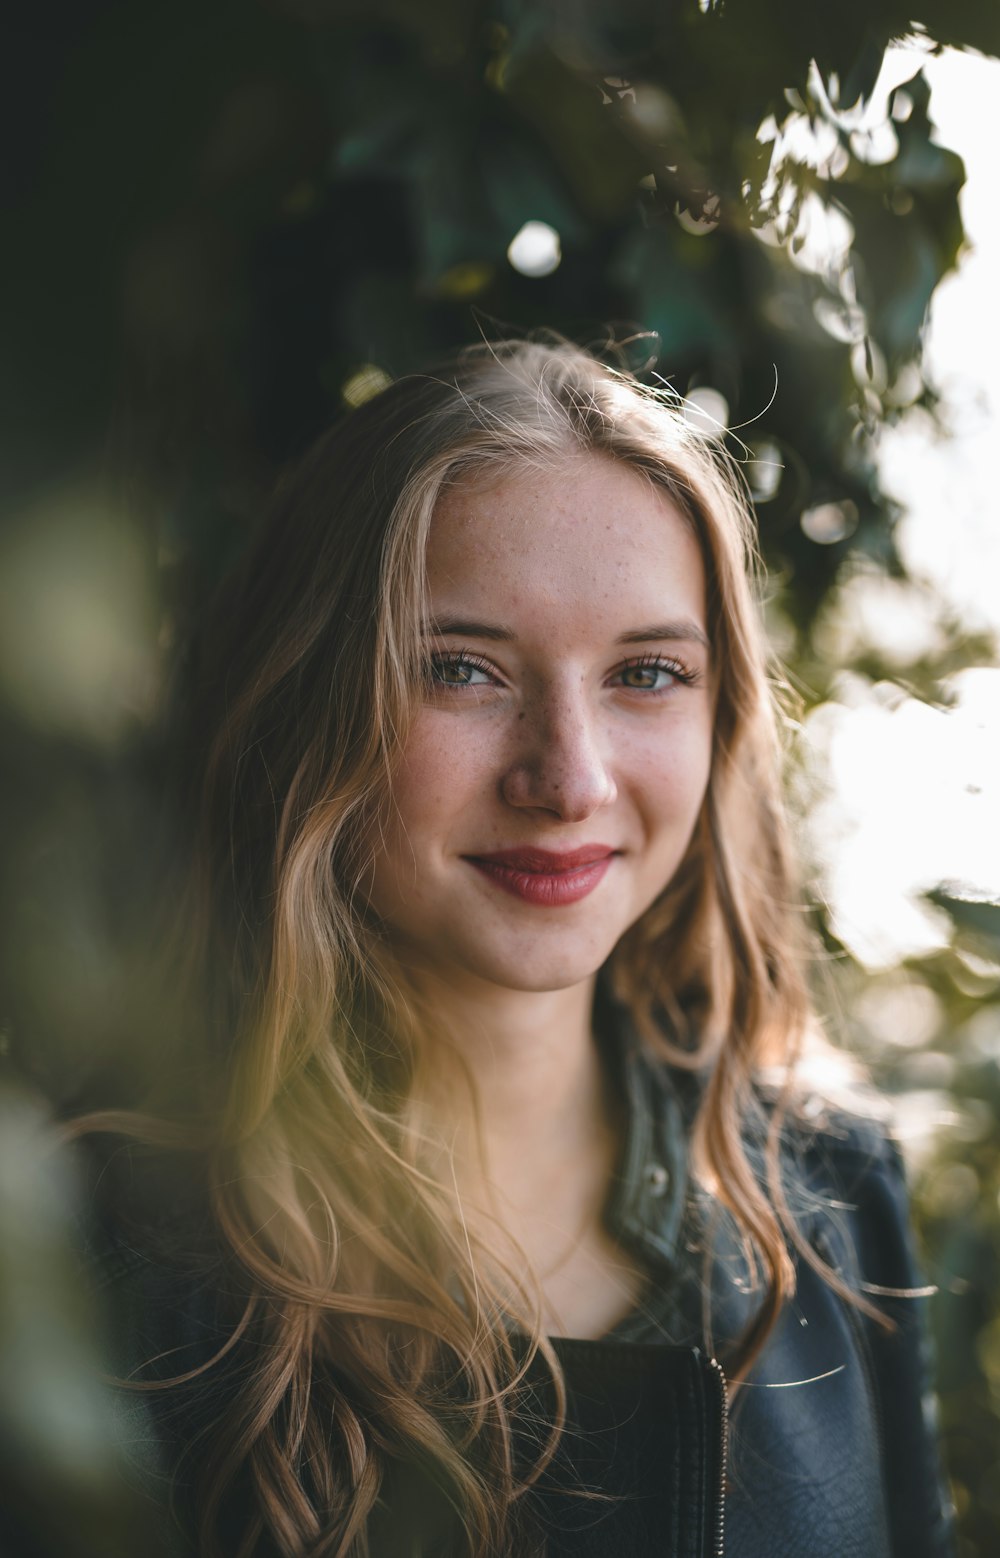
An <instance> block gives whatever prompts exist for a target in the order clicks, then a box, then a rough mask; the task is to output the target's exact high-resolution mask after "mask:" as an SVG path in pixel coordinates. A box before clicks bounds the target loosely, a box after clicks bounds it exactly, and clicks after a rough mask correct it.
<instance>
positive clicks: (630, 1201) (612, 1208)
mask: <svg viewBox="0 0 1000 1558" xmlns="http://www.w3.org/2000/svg"><path fill="white" fill-rule="evenodd" d="M597 1029H598V1034H599V1037H600V1042H601V1044H602V1048H603V1050H604V1054H605V1061H606V1064H607V1067H608V1071H609V1078H610V1080H611V1082H612V1083H613V1085H614V1086H615V1087H616V1088H617V1091H618V1096H619V1100H620V1103H621V1109H622V1141H621V1150H620V1154H619V1159H618V1165H617V1169H616V1172H615V1176H614V1179H613V1181H612V1185H611V1190H610V1193H609V1196H608V1200H607V1203H606V1206H605V1210H604V1221H605V1225H606V1227H607V1229H608V1231H609V1233H611V1234H612V1235H613V1236H614V1237H615V1238H616V1239H617V1240H618V1241H619V1242H620V1243H621V1244H623V1245H624V1246H625V1247H626V1248H629V1249H631V1250H633V1251H634V1252H635V1253H636V1254H637V1255H639V1256H640V1257H641V1258H642V1259H643V1260H645V1261H646V1262H650V1263H653V1264H655V1265H659V1266H662V1265H668V1266H673V1265H674V1263H675V1262H676V1260H677V1258H678V1242H679V1238H680V1230H681V1224H682V1221H683V1217H684V1209H685V1205H686V1202H687V1188H688V1187H687V1179H688V1171H687V1156H688V1151H687V1137H688V1128H687V1122H686V1120H685V1111H684V1109H683V1107H682V1103H681V1098H680V1096H679V1092H678V1088H677V1086H676V1084H675V1082H674V1079H673V1077H672V1075H671V1072H670V1068H669V1067H668V1066H667V1065H666V1063H665V1062H663V1061H658V1060H655V1059H654V1058H653V1057H651V1056H649V1055H648V1054H647V1053H646V1051H645V1048H644V1046H643V1045H642V1042H641V1040H640V1039H639V1037H638V1035H637V1034H636V1032H635V1030H634V1029H633V1027H632V1024H631V1022H630V1020H629V1017H628V1014H627V1012H626V1011H625V1009H624V1008H623V1007H622V1006H620V1005H619V1004H618V1003H617V1002H613V1001H611V1000H610V998H607V997H605V998H604V999H603V1000H602V1001H601V1003H600V1011H599V1016H598V1022H597Z"/></svg>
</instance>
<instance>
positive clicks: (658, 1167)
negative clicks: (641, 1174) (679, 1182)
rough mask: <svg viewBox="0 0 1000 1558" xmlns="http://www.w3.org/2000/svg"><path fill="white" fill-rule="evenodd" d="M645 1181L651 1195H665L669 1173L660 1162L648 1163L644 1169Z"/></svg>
mask: <svg viewBox="0 0 1000 1558" xmlns="http://www.w3.org/2000/svg"><path fill="white" fill-rule="evenodd" d="M646 1183H647V1185H648V1186H649V1189H650V1193H651V1194H652V1195H654V1196H663V1195H666V1193H667V1186H668V1185H669V1183H670V1175H669V1174H668V1172H667V1170H666V1169H665V1168H664V1167H663V1164H662V1163H651V1164H650V1165H649V1167H648V1168H647V1170H646Z"/></svg>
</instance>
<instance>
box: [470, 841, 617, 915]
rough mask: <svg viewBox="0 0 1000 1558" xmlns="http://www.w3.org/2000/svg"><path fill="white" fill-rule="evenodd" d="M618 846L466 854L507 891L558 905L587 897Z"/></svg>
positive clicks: (550, 906) (524, 898)
mask: <svg viewBox="0 0 1000 1558" xmlns="http://www.w3.org/2000/svg"><path fill="white" fill-rule="evenodd" d="M616 853H617V851H616V850H613V849H612V848H611V847H610V845H608V844H584V845H583V846H582V847H581V848H579V849H568V850H565V851H557V850H554V849H534V848H524V849H501V850H497V851H496V852H495V853H494V854H489V855H466V856H465V859H466V860H468V862H469V864H470V865H472V866H475V868H476V870H477V871H481V872H482V874H483V875H484V876H485V877H488V878H489V880H490V881H491V882H493V883H494V885H495V886H497V887H500V888H502V889H503V891H504V892H507V893H512V894H513V896H514V897H515V898H520V899H521V900H522V901H523V902H524V903H533V904H538V905H539V906H540V907H542V908H548V909H556V908H561V907H562V906H563V905H564V904H569V903H577V902H578V901H579V900H580V899H581V898H586V897H587V895H588V893H592V892H593V891H594V888H595V887H597V886H598V884H599V883H600V882H601V881H602V880H603V878H604V875H605V873H606V871H607V869H608V867H609V866H610V864H611V862H612V860H613V859H614V856H615V854H616Z"/></svg>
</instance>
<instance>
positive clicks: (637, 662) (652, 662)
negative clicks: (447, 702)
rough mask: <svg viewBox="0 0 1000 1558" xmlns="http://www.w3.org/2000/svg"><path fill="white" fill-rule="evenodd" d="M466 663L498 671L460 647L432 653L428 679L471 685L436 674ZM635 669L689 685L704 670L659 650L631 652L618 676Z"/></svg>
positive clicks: (653, 692) (657, 691)
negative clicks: (663, 675)
mask: <svg viewBox="0 0 1000 1558" xmlns="http://www.w3.org/2000/svg"><path fill="white" fill-rule="evenodd" d="M465 665H468V666H471V667H472V668H473V670H476V671H482V672H483V674H484V675H486V676H493V675H495V671H494V668H493V666H492V665H491V664H490V662H489V661H488V660H484V659H483V657H482V656H481V655H478V654H476V653H475V652H474V651H473V650H470V649H459V650H455V651H454V652H450V653H447V654H433V655H431V657H430V661H429V663H428V673H427V679H428V681H429V682H430V683H431V684H432V685H433V686H434V687H436V688H438V687H440V688H446V689H447V690H448V691H452V692H454V691H458V690H460V689H461V688H463V687H467V686H469V685H471V684H470V683H468V682H444V681H442V680H441V679H440V678H439V677H437V676H435V671H437V670H438V669H439V668H441V667H456V666H465ZM635 670H655V671H666V672H668V673H669V674H670V675H671V676H673V677H675V678H676V679H677V681H678V682H682V683H683V684H684V685H685V686H687V687H693V686H694V685H695V684H696V683H697V682H699V681H700V680H701V673H700V672H699V671H694V670H691V669H690V668H689V667H687V666H685V665H684V664H682V662H681V661H680V660H673V659H668V658H667V657H666V656H665V655H656V654H645V655H630V656H629V658H628V659H627V660H623V661H622V663H621V665H620V666H618V667H617V669H616V670H615V672H614V673H613V674H614V675H616V676H622V675H624V673H625V672H626V671H635ZM624 690H625V691H626V692H645V693H648V694H649V695H650V696H652V697H656V696H657V695H660V696H662V695H663V693H666V692H669V691H670V688H669V687H648V688H644V687H633V688H625V689H624Z"/></svg>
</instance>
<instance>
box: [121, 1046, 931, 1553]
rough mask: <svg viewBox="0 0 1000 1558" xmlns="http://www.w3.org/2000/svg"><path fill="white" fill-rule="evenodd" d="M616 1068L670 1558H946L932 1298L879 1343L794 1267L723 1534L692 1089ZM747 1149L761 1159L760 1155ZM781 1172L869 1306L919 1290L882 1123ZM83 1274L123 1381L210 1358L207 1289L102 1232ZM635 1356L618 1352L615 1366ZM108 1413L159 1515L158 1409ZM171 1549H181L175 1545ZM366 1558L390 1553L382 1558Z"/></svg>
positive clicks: (748, 1388)
mask: <svg viewBox="0 0 1000 1558" xmlns="http://www.w3.org/2000/svg"><path fill="white" fill-rule="evenodd" d="M613 1064H614V1067H615V1069H616V1070H617V1072H618V1086H619V1087H620V1089H621V1093H622V1097H623V1101H624V1106H625V1130H624V1140H623V1148H622V1154H621V1159H620V1165H619V1172H618V1175H617V1177H616V1180H615V1182H614V1185H613V1188H612V1193H611V1196H610V1199H609V1203H608V1206H607V1209H606V1218H607V1222H608V1225H609V1227H610V1229H611V1230H612V1231H613V1233H614V1234H615V1236H616V1237H617V1238H618V1240H619V1241H620V1242H621V1243H622V1244H623V1245H625V1246H627V1247H628V1248H629V1249H630V1250H631V1251H632V1252H633V1253H634V1254H635V1255H637V1256H638V1257H639V1259H640V1260H641V1262H642V1263H643V1265H644V1266H645V1267H646V1269H647V1270H648V1272H649V1284H648V1289H647V1292H646V1294H645V1296H644V1299H643V1301H642V1302H641V1303H640V1304H639V1306H638V1307H637V1308H636V1310H635V1311H634V1312H633V1313H632V1314H631V1315H630V1316H629V1317H628V1318H627V1319H626V1320H624V1321H623V1322H622V1323H621V1324H619V1325H618V1326H616V1327H615V1329H614V1330H613V1331H612V1332H611V1333H610V1336H609V1337H608V1338H606V1339H605V1340H606V1342H607V1343H609V1344H611V1343H614V1344H622V1343H624V1344H633V1345H636V1346H637V1347H638V1349H639V1350H638V1351H637V1352H636V1356H641V1355H642V1353H644V1351H645V1347H644V1346H642V1344H646V1345H648V1344H657V1345H658V1346H667V1347H672V1348H674V1349H678V1351H677V1353H676V1354H675V1356H674V1358H673V1360H672V1364H671V1369H670V1370H668V1371H667V1374H666V1375H665V1376H664V1379H665V1383H664V1386H663V1391H664V1410H665V1413H666V1414H667V1415H669V1414H675V1415H677V1417H678V1422H681V1421H682V1420H683V1424H684V1428H683V1431H681V1430H680V1429H678V1430H677V1432H676V1434H675V1435H674V1439H673V1440H671V1444H672V1445H673V1448H671V1449H668V1450H667V1451H665V1452H664V1453H665V1454H670V1455H671V1456H673V1457H674V1460H675V1465H674V1468H673V1474H674V1475H675V1478H676V1477H677V1476H680V1477H681V1478H682V1479H683V1487H682V1490H681V1491H682V1492H684V1493H685V1495H686V1496H687V1500H688V1503H689V1504H691V1505H692V1508H693V1514H692V1519H693V1521H694V1525H693V1526H692V1525H691V1523H690V1522H689V1523H688V1525H687V1526H683V1528H682V1527H677V1528H676V1529H675V1531H674V1535H673V1537H672V1538H670V1539H669V1540H668V1541H667V1542H666V1545H664V1547H663V1549H662V1551H663V1558H679V1555H680V1554H684V1555H687V1554H688V1553H691V1554H692V1555H694V1554H697V1555H698V1558H701V1554H702V1553H710V1552H711V1553H714V1552H716V1551H725V1553H726V1554H728V1555H732V1558H946V1555H949V1554H951V1553H952V1552H953V1545H952V1529H951V1512H950V1506H949V1503H948V1500H947V1498H946V1496H945V1494H944V1492H943V1484H942V1478H941V1472H940V1467H939V1462H938V1454H937V1445H936V1439H935V1431H934V1408H933V1397H932V1396H931V1394H930V1390H929V1383H928V1380H929V1371H928V1357H927V1342H926V1324H925V1314H924V1311H925V1308H926V1297H908V1298H902V1297H891V1296H886V1295H885V1294H884V1293H883V1295H882V1296H880V1297H879V1299H878V1302H879V1304H880V1306H881V1307H882V1308H883V1309H884V1311H885V1313H886V1314H887V1315H889V1316H890V1318H891V1319H892V1320H893V1321H894V1322H895V1329H894V1330H892V1331H891V1332H889V1331H886V1330H884V1329H883V1328H881V1327H880V1326H879V1325H878V1324H877V1323H876V1322H874V1321H873V1320H871V1319H870V1318H869V1317H867V1316H866V1315H865V1314H863V1313H862V1312H860V1311H859V1310H857V1309H856V1308H854V1307H853V1306H852V1305H850V1304H849V1303H847V1302H845V1301H844V1300H843V1299H842V1298H841V1297H840V1296H839V1295H838V1294H837V1293H836V1292H835V1291H834V1290H833V1289H832V1288H831V1287H830V1286H829V1285H828V1284H827V1283H826V1282H824V1281H823V1280H822V1278H821V1277H820V1276H819V1275H817V1273H816V1272H815V1271H814V1270H813V1269H812V1268H811V1267H810V1266H809V1264H808V1263H807V1262H806V1261H805V1260H804V1259H802V1257H801V1256H796V1267H797V1272H798V1290H797V1293H796V1297H795V1299H794V1301H793V1302H792V1303H791V1304H789V1305H788V1306H786V1309H785V1311H784V1313H783V1315H782V1317H781V1319H780V1321H779V1323H778V1325H777V1327H776V1329H775V1330H774V1331H773V1332H772V1334H771V1336H770V1338H769V1340H768V1342H767V1345H766V1348H765V1350H764V1352H763V1354H762V1356H761V1357H760V1359H759V1361H758V1362H757V1364H756V1365H755V1367H754V1369H753V1372H752V1374H751V1376H750V1378H749V1381H748V1382H747V1384H746V1385H745V1386H744V1387H742V1388H741V1389H740V1390H738V1391H737V1392H736V1400H735V1403H734V1406H733V1410H732V1413H731V1421H730V1425H729V1432H728V1457H727V1462H728V1470H727V1474H726V1478H725V1496H724V1506H725V1520H724V1526H721V1527H720V1526H718V1525H717V1523H716V1515H715V1513H714V1507H715V1505H716V1503H717V1501H720V1499H721V1496H722V1477H721V1462H720V1464H719V1466H718V1468H716V1466H715V1454H714V1449H713V1446H714V1442H715V1435H716V1433H717V1432H721V1426H722V1425H721V1419H720V1417H719V1410H718V1403H717V1402H716V1403H715V1404H713V1401H714V1398H713V1395H712V1392H711V1391H708V1392H707V1394H706V1393H705V1390H704V1387H703V1384H702V1385H699V1384H698V1378H696V1375H698V1371H697V1369H695V1368H694V1364H695V1362H697V1355H696V1353H695V1352H694V1349H698V1350H699V1351H700V1354H701V1357H702V1359H703V1360H704V1355H705V1339H704V1334H703V1331H702V1312H703V1299H704V1292H703V1276H704V1271H705V1265H704V1244H705V1239H706V1228H707V1226H708V1224H707V1215H706V1214H707V1211H708V1208H707V1205H706V1203H705V1200H704V1197H703V1196H701V1195H700V1194H699V1193H697V1192H696V1191H694V1190H693V1189H692V1187H691V1185H690V1183H689V1177H688V1173H687V1152H686V1138H687V1131H688V1125H689V1121H690V1116H691V1114H692V1112H693V1109H694V1107H695V1103H696V1094H697V1082H696V1080H695V1079H693V1078H690V1077H688V1076H686V1075H681V1074H678V1073H676V1072H672V1071H670V1070H669V1069H667V1068H665V1067H663V1066H662V1065H659V1064H657V1063H654V1062H652V1061H650V1060H649V1059H647V1058H646V1057H645V1056H644V1055H643V1054H642V1053H641V1051H640V1049H639V1047H638V1045H636V1044H635V1043H634V1042H632V1041H630V1040H628V1039H624V1040H622V1042H621V1043H620V1044H618V1045H617V1047H616V1051H615V1055H614V1057H613ZM765 1112H766V1111H765V1110H762V1120H763V1118H764V1114H765ZM751 1136H752V1133H751ZM750 1145H751V1150H752V1151H754V1152H759V1151H761V1150H762V1141H761V1140H758V1141H757V1142H756V1143H755V1142H754V1141H753V1140H752V1139H751V1143H750ZM785 1159H786V1187H787V1194H788V1196H789V1199H790V1201H791V1202H792V1206H793V1211H794V1213H795V1215H796V1217H797V1219H798V1221H799V1225H800V1227H801V1229H802V1231H803V1232H804V1234H805V1236H806V1238H807V1239H808V1240H809V1242H810V1243H811V1244H812V1246H813V1248H814V1249H816V1250H817V1251H818V1252H819V1254H820V1255H822V1257H823V1258H824V1260H825V1261H827V1262H828V1263H829V1264H831V1265H832V1266H833V1267H834V1268H835V1269H836V1270H837V1271H838V1272H840V1273H841V1274H842V1275H843V1276H844V1278H845V1280H846V1281H848V1282H849V1283H850V1284H852V1285H854V1286H857V1285H858V1284H860V1283H864V1284H865V1285H866V1287H865V1291H867V1292H868V1293H871V1292H873V1291H874V1292H876V1293H878V1292H879V1291H880V1290H886V1289H889V1290H898V1289H919V1288H920V1285H921V1279H920V1275H919V1273H918V1271H917V1269H916V1267H915V1263H914V1257H913V1252H912V1244H911V1237H910V1231H909V1224H908V1215H907V1201H906V1193H905V1187H904V1182H903V1175H902V1170H901V1165H900V1159H899V1155H898V1152H897V1150H896V1149H895V1147H894V1146H893V1145H892V1144H891V1143H890V1142H888V1141H887V1139H886V1138H885V1136H884V1134H883V1133H882V1131H881V1130H880V1129H879V1128H878V1127H877V1126H876V1125H874V1124H872V1123H869V1122H868V1121H861V1120H858V1119H856V1118H848V1117H840V1116H831V1115H826V1116H824V1117H823V1119H822V1120H821V1121H819V1122H818V1123H813V1124H806V1123H802V1122H801V1121H800V1122H799V1123H797V1124H795V1125H794V1126H790V1127H789V1129H788V1133H787V1146H786V1151H785ZM713 1238H714V1251H715V1259H714V1262H713V1265H712V1271H713V1276H712V1279H711V1287H712V1293H711V1309H712V1317H713V1318H712V1323H713V1328H714V1347H715V1350H716V1351H717V1352H718V1354H719V1356H724V1354H725V1350H726V1344H727V1343H731V1342H732V1340H733V1339H735V1338H736V1337H738V1336H739V1334H740V1333H741V1331H742V1329H743V1327H744V1325H745V1324H746V1322H747V1320H748V1318H749V1317H750V1315H751V1313H752V1310H753V1306H754V1304H755V1302H756V1300H755V1297H754V1295H753V1294H752V1293H751V1292H750V1291H749V1286H750V1285H749V1283H748V1282H747V1273H746V1270H745V1267H744V1263H743V1260H742V1257H741V1255H740V1253H739V1247H738V1243H737V1241H736V1239H735V1237H734V1235H733V1233H732V1231H731V1230H727V1229H726V1228H725V1227H723V1228H721V1229H718V1230H716V1232H715V1234H714V1235H713ZM90 1262H91V1267H92V1270H94V1272H95V1273H96V1280H97V1285H98V1286H100V1287H103V1288H104V1290H105V1292H106V1296H107V1302H108V1307H109V1312H110V1313H111V1314H112V1315H113V1326H112V1331H113V1336H114V1343H115V1345H114V1354H115V1356H114V1357H113V1359H112V1364H113V1366H114V1367H115V1368H117V1369H119V1370H121V1371H122V1372H128V1371H129V1370H131V1369H133V1368H136V1367H138V1366H139V1365H141V1364H144V1363H145V1362H146V1360H147V1359H148V1358H150V1357H151V1356H153V1355H155V1354H156V1353H159V1352H162V1351H163V1350H164V1349H167V1348H181V1349H183V1351H182V1352H180V1353H177V1352H174V1353H172V1359H173V1360H177V1361H176V1362H175V1363H174V1364H173V1365H172V1366H173V1367H179V1366H180V1362H179V1360H180V1359H181V1358H182V1357H183V1358H184V1359H185V1361H190V1360H192V1359H193V1358H194V1357H195V1356H197V1355H198V1354H199V1353H200V1352H203V1351H204V1349H205V1346H206V1339H207V1341H208V1343H211V1341H212V1336H211V1321H210V1319H207V1318H206V1314H207V1313H208V1310H207V1309H206V1294H205V1291H204V1284H201V1285H199V1286H195V1285H192V1284H191V1283H190V1281H188V1283H187V1284H186V1285H185V1283H184V1281H183V1280H181V1279H179V1278H178V1276H177V1275H176V1274H174V1273H171V1272H169V1271H167V1270H166V1269H164V1268H163V1267H162V1266H161V1265H159V1264H158V1263H157V1262H156V1261H155V1260H153V1259H151V1258H150V1257H149V1256H147V1255H145V1254H143V1253H142V1252H141V1251H140V1250H138V1249H137V1248H136V1247H135V1245H134V1243H131V1242H124V1241H123V1240H122V1239H121V1237H120V1236H119V1235H117V1234H116V1233H114V1232H113V1231H112V1230H111V1229H110V1228H105V1229H104V1231H103V1232H101V1233H99V1234H98V1235H97V1238H96V1240H95V1241H94V1248H93V1249H92V1251H91V1257H90ZM209 1307H210V1306H209ZM628 1351H629V1348H628V1346H627V1345H626V1347H625V1348H624V1350H623V1354H622V1355H623V1356H624V1354H625V1353H626V1352H628ZM689 1364H690V1365H691V1367H690V1368H689V1367H688V1365H689ZM674 1365H676V1366H674ZM703 1375H704V1365H703V1366H702V1369H701V1376H703ZM701 1376H698V1377H699V1378H700V1377H701ZM696 1387H697V1389H696ZM693 1391H694V1394H692V1392H693ZM699 1391H700V1392H701V1393H700V1394H699V1393H698V1392H699ZM163 1399H164V1398H163V1397H160V1398H159V1400H160V1401H161V1402H162V1400H163ZM118 1410H119V1412H120V1418H121V1437H122V1439H123V1440H124V1441H125V1442H126V1443H127V1445H128V1446H129V1453H130V1456H131V1459H132V1461H133V1464H134V1467H135V1473H136V1478H137V1480H141V1482H142V1484H143V1486H144V1487H145V1488H146V1489H147V1491H148V1492H149V1494H150V1496H151V1497H152V1498H154V1499H155V1500H157V1501H159V1502H161V1503H163V1504H165V1503H166V1501H167V1495H168V1491H169V1474H168V1471H167V1469H166V1468H167V1465H168V1463H169V1461H170V1459H171V1448H170V1435H171V1432H172V1430H171V1428H170V1426H169V1424H168V1425H167V1426H166V1427H165V1426H164V1422H163V1420H162V1419H160V1418H158V1417H156V1416H154V1413H155V1411H156V1410H157V1409H156V1408H155V1407H154V1406H152V1405H151V1404H150V1399H149V1398H144V1397H142V1396H137V1395H135V1394H134V1393H129V1394H126V1393H124V1392H123V1393H122V1394H121V1397H120V1399H119V1403H118ZM692 1446H694V1447H695V1448H694V1449H693V1448H692ZM692 1455H694V1456H695V1462H692V1459H691V1457H692ZM678 1468H680V1470H679V1471H678ZM685 1468H686V1469H685ZM692 1530H697V1531H698V1532H700V1533H702V1534H700V1535H697V1536H692V1535H691V1532H692ZM678 1532H680V1534H678ZM685 1532H686V1533H687V1534H686V1535H685V1534H684V1533H685ZM720 1536H721V1539H722V1541H723V1543H724V1546H723V1547H720V1546H719V1545H718V1544H719V1540H720ZM410 1550H411V1549H410V1548H409V1547H407V1552H409V1551H410ZM574 1550H575V1549H574ZM587 1550H588V1551H591V1550H593V1551H595V1552H598V1551H599V1552H601V1553H603V1552H604V1551H605V1549H604V1548H601V1547H600V1546H599V1545H598V1546H597V1547H595V1548H593V1549H590V1548H588V1549H587ZM610 1550H611V1549H608V1551H610ZM618 1550H619V1549H618V1548H617V1547H616V1548H614V1551H615V1552H617V1551H618ZM177 1551H178V1553H179V1554H186V1553H187V1551H188V1549H187V1547H186V1546H185V1545H184V1543H183V1541H182V1540H181V1539H180V1538H179V1537H178V1540H177ZM420 1551H421V1553H423V1551H424V1549H423V1548H420ZM373 1558H382V1553H381V1552H379V1551H378V1550H377V1549H373Z"/></svg>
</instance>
